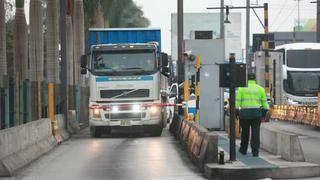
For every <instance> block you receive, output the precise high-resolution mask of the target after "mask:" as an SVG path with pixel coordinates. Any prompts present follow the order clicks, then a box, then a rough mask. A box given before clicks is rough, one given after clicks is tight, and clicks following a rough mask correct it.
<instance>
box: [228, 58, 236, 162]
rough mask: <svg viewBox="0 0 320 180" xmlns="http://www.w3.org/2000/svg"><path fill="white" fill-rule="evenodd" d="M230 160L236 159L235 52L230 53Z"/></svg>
mask: <svg viewBox="0 0 320 180" xmlns="http://www.w3.org/2000/svg"><path fill="white" fill-rule="evenodd" d="M229 60H230V75H231V83H230V126H229V128H230V129H229V131H230V144H229V145H230V147H229V148H230V149H229V150H230V161H235V160H236V129H235V106H236V71H235V62H236V60H235V54H234V53H230V59H229Z"/></svg>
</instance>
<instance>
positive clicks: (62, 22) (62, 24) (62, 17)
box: [60, 0, 68, 127]
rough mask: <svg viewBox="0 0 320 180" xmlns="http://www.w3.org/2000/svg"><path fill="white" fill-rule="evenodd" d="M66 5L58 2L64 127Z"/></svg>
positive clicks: (65, 101) (64, 2)
mask: <svg viewBox="0 0 320 180" xmlns="http://www.w3.org/2000/svg"><path fill="white" fill-rule="evenodd" d="M66 17H67V5H66V1H65V0H60V42H61V86H60V88H61V91H60V93H61V97H62V98H61V109H62V113H63V114H64V119H65V125H66V127H68V106H67V101H68V95H67V94H68V93H67V51H66V48H67V42H66Z"/></svg>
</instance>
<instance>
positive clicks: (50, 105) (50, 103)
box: [48, 82, 55, 136]
mask: <svg viewBox="0 0 320 180" xmlns="http://www.w3.org/2000/svg"><path fill="white" fill-rule="evenodd" d="M48 109H49V119H50V121H51V128H52V129H51V130H52V135H53V136H54V135H55V117H54V83H52V82H50V83H49V84H48Z"/></svg>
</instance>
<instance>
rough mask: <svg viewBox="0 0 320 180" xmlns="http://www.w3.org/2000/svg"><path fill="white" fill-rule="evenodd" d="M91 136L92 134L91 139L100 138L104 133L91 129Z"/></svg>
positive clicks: (97, 129) (94, 128)
mask: <svg viewBox="0 0 320 180" xmlns="http://www.w3.org/2000/svg"><path fill="white" fill-rule="evenodd" d="M90 134H91V137H94V138H99V137H101V134H102V132H101V129H100V128H97V127H90Z"/></svg>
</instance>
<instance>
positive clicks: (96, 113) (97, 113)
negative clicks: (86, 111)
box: [92, 109, 101, 119]
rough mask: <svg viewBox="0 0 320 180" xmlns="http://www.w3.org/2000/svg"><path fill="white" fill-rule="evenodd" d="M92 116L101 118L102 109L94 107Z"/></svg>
mask: <svg viewBox="0 0 320 180" xmlns="http://www.w3.org/2000/svg"><path fill="white" fill-rule="evenodd" d="M92 116H93V118H96V119H101V113H100V109H93V112H92Z"/></svg>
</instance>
